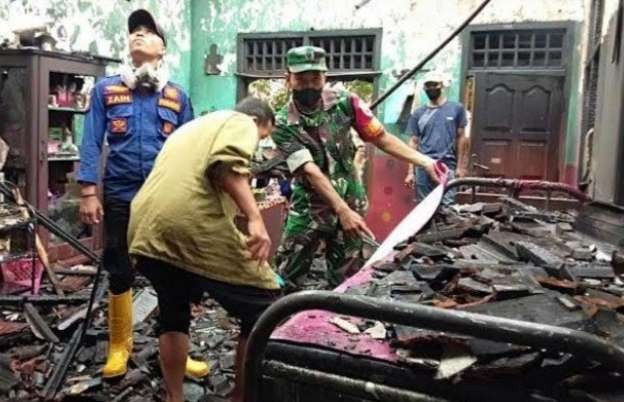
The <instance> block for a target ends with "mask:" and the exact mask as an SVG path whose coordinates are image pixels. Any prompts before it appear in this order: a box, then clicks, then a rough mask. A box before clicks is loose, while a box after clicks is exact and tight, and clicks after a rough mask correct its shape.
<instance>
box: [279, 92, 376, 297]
mask: <svg viewBox="0 0 624 402" xmlns="http://www.w3.org/2000/svg"><path fill="white" fill-rule="evenodd" d="M322 99H323V108H322V109H321V110H318V111H316V112H314V113H313V114H312V115H304V114H301V113H299V111H298V110H297V108H296V107H295V104H294V103H293V101H292V100H291V101H290V102H289V103H288V104H287V105H286V106H285V107H284V108H283V109H282V110H281V111H280V112H278V114H277V116H276V120H277V124H276V126H277V127H276V130H275V132H274V133H273V135H272V138H273V141H275V143H276V144H277V146H278V148H279V150H280V151H281V152H282V154H283V156H284V157H285V158H286V159H287V163H288V167H289V169H290V170H291V172H295V171H296V170H297V169H298V168H299V167H301V166H303V165H304V164H305V163H307V162H314V163H316V164H317V165H318V166H319V167H320V169H321V170H322V171H323V173H325V175H326V176H327V177H328V178H329V180H330V181H331V183H332V185H333V186H334V189H335V190H336V192H337V193H338V194H339V195H340V196H341V197H342V198H343V199H344V200H345V201H346V202H347V204H348V205H349V207H350V208H351V209H353V210H354V211H356V212H358V213H359V214H362V215H363V214H365V213H366V210H367V208H368V200H367V196H366V190H365V188H364V187H363V185H362V183H361V181H360V180H359V178H358V176H357V172H356V169H355V167H354V165H353V159H354V156H355V152H356V147H355V144H354V142H353V139H352V137H351V129H352V128H353V129H355V131H356V132H357V134H358V135H359V136H360V138H361V139H362V140H364V141H372V140H374V139H375V138H377V137H378V136H380V135H381V134H383V127H382V126H381V124H380V123H379V121H378V120H377V119H376V118H375V117H374V116H373V115H372V113H371V111H370V110H369V109H368V107H367V106H366V105H364V104H363V103H362V101H361V100H360V99H359V98H358V97H357V96H356V95H353V94H351V93H349V92H346V91H338V90H332V89H325V90H324V91H323V93H322ZM322 242H324V243H325V255H326V260H327V268H328V270H327V277H328V280H329V282H330V284H331V285H337V284H339V283H340V282H341V281H342V280H343V278H344V277H345V275H350V274H353V273H354V272H356V271H357V270H358V269H359V268H360V267H361V266H362V264H363V262H364V260H363V256H362V249H363V242H362V240H361V239H360V238H359V237H349V236H346V235H345V233H344V231H343V230H342V228H341V227H340V223H339V221H338V217H337V216H336V214H335V212H334V211H333V210H332V208H331V207H330V206H329V205H328V204H327V202H326V201H325V199H324V198H323V197H322V196H321V194H319V193H317V192H316V191H314V189H313V188H312V187H311V185H310V183H309V182H308V181H307V179H306V178H305V177H304V176H303V175H298V176H296V177H295V179H294V182H293V193H292V199H291V206H290V211H289V213H288V218H287V221H286V227H285V230H284V236H283V239H282V243H281V244H280V248H279V250H278V254H277V256H276V260H275V263H276V266H277V268H278V270H279V272H280V274H281V275H282V277H283V278H284V279H285V280H286V281H287V282H291V283H292V282H294V281H295V280H296V279H297V278H298V277H300V276H301V275H303V274H305V273H307V272H308V271H309V269H310V266H311V264H312V260H313V258H314V255H315V253H316V251H317V250H318V248H319V246H320V245H321V243H322Z"/></svg>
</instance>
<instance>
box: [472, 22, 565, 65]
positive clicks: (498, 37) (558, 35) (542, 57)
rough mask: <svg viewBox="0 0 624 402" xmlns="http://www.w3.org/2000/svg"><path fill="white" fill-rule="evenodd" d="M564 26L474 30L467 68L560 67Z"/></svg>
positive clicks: (563, 60)
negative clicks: (556, 27) (559, 27)
mask: <svg viewBox="0 0 624 402" xmlns="http://www.w3.org/2000/svg"><path fill="white" fill-rule="evenodd" d="M565 43H566V30H565V29H534V30H533V29H531V30H530V29H526V30H525V29H522V30H513V31H502V30H501V31H483V32H479V31H477V32H473V33H472V35H471V46H470V60H469V62H470V68H471V69H474V70H478V69H506V68H515V69H517V68H522V69H552V68H558V69H561V68H563V66H564V62H565V58H566V54H565V52H566V46H565Z"/></svg>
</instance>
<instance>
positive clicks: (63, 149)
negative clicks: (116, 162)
mask: <svg viewBox="0 0 624 402" xmlns="http://www.w3.org/2000/svg"><path fill="white" fill-rule="evenodd" d="M114 61H116V60H112V59H106V58H101V57H81V56H76V55H69V54H64V53H55V52H46V51H41V50H35V49H32V50H31V49H19V50H2V51H0V137H1V138H2V139H3V140H4V141H5V142H6V143H7V144H8V145H9V147H10V151H9V155H8V157H7V161H6V164H5V166H4V169H3V170H4V172H5V176H6V178H7V180H10V181H12V182H14V183H16V184H18V185H19V187H20V188H21V189H22V193H23V194H24V196H25V197H26V199H27V200H28V201H29V202H30V203H31V204H32V205H34V206H35V207H36V208H37V209H38V210H40V211H41V212H43V213H46V214H47V215H48V216H50V218H52V219H53V220H54V221H56V222H57V223H58V224H59V225H60V226H61V227H63V228H64V229H65V230H67V231H68V232H70V233H72V234H73V235H75V236H76V237H78V238H80V239H81V241H82V242H83V243H84V244H85V245H87V246H88V247H89V248H92V249H99V248H101V244H102V236H101V233H102V230H101V228H100V227H92V228H90V227H86V226H84V225H82V224H80V222H79V217H78V205H79V201H80V198H79V187H78V185H77V184H76V182H75V173H76V172H77V168H78V166H79V163H80V158H79V156H78V153H77V147H78V146H79V145H80V139H81V133H82V129H83V127H82V124H83V120H84V114H85V112H86V108H87V106H88V101H89V100H88V94H89V92H90V87H92V86H93V85H94V84H95V81H96V79H97V78H98V77H102V76H104V72H105V67H106V65H107V63H110V62H114ZM41 236H42V239H43V241H44V243H45V244H46V246H47V249H48V253H49V255H50V259H51V260H52V261H54V260H67V259H73V258H74V257H79V255H78V254H77V253H76V252H75V251H74V250H73V249H72V248H71V247H70V246H69V245H68V244H66V243H63V242H61V241H60V240H59V239H56V238H54V236H52V235H50V234H49V233H47V232H45V231H42V232H41Z"/></svg>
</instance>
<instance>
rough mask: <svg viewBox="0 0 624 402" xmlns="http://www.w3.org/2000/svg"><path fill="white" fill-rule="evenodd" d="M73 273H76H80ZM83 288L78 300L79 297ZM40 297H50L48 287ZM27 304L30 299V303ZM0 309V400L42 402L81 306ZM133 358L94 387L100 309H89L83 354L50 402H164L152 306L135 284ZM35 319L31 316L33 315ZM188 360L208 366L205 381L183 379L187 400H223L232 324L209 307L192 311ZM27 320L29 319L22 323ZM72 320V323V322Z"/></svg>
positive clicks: (102, 337) (100, 344)
mask: <svg viewBox="0 0 624 402" xmlns="http://www.w3.org/2000/svg"><path fill="white" fill-rule="evenodd" d="M81 269H84V267H82V268H81ZM89 291H90V289H89V288H88V287H87V288H84V289H82V290H80V291H78V292H77V293H78V294H87V293H88V292H89ZM42 292H43V294H46V293H48V294H49V293H51V289H49V286H47V287H44V288H43V289H42ZM33 297H34V296H33ZM26 306H28V307H27V308H24V306H21V305H17V304H16V305H13V306H2V311H1V313H0V317H2V320H3V321H1V322H0V395H3V397H4V398H8V399H2V400H8V401H20V402H28V401H33V402H34V401H40V400H45V398H44V397H43V396H44V389H45V386H46V383H47V381H48V379H49V377H50V374H51V373H52V371H53V369H54V367H55V364H57V363H59V362H60V361H61V357H62V354H63V352H64V350H65V348H67V347H68V346H69V344H70V342H71V340H72V335H73V334H74V332H75V331H76V330H77V329H78V328H79V325H78V324H79V322H81V320H82V318H83V317H84V312H85V310H86V308H85V306H86V301H85V302H84V304H78V305H63V304H47V305H38V306H36V307H35V306H33V305H32V304H28V303H27V304H26ZM133 309H134V321H135V323H134V353H133V355H132V359H131V361H130V363H129V370H128V373H127V374H126V375H125V376H124V377H122V378H120V379H118V380H108V381H104V380H102V377H101V375H100V370H101V367H102V366H103V364H104V361H105V359H106V351H107V343H108V341H107V331H106V316H105V311H106V303H105V302H102V303H101V304H100V305H99V306H98V307H97V308H96V310H95V316H94V319H93V324H92V325H91V327H90V329H89V330H88V332H87V335H86V339H85V342H84V345H83V347H82V348H81V349H80V351H79V352H78V353H77V355H76V357H75V359H74V361H73V362H71V364H70V367H69V371H68V374H67V377H66V379H65V382H64V383H63V385H62V387H61V388H60V390H59V392H58V393H57V394H56V396H55V398H54V400H57V401H102V402H104V401H107V402H108V401H133V402H139V401H160V400H164V398H163V396H164V392H163V389H161V387H162V377H161V373H160V367H159V363H158V339H157V337H156V332H155V331H156V322H155V321H156V320H155V313H156V311H157V301H156V298H155V294H154V293H153V290H152V289H151V288H150V287H149V286H148V284H147V282H146V281H145V280H144V279H143V278H139V279H137V283H136V284H135V292H134V303H133ZM35 312H36V314H33V313H35ZM193 316H194V319H193V322H192V324H191V325H192V327H191V334H192V335H191V355H192V356H193V357H195V358H198V359H202V360H205V361H208V362H209V364H210V366H211V371H210V375H209V376H207V377H206V378H204V379H201V380H194V379H190V378H189V379H186V380H185V385H184V387H185V392H186V397H187V400H188V401H193V402H196V401H202V400H206V401H207V400H208V396H210V395H216V396H222V397H223V396H225V395H227V394H229V393H230V391H231V390H232V388H233V384H234V383H233V379H234V356H235V350H236V342H237V336H238V324H237V322H236V321H235V320H233V319H230V318H229V317H228V316H227V314H226V312H225V310H223V309H222V308H221V307H220V306H218V305H217V304H216V303H215V302H214V301H213V300H211V299H206V300H205V301H204V302H203V303H202V304H200V305H195V306H194V309H193ZM29 317H30V318H29ZM76 317H78V318H76Z"/></svg>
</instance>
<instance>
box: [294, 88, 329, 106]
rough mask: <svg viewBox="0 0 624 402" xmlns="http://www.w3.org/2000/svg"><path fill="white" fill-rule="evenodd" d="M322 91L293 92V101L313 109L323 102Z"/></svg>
mask: <svg viewBox="0 0 624 402" xmlns="http://www.w3.org/2000/svg"><path fill="white" fill-rule="evenodd" d="M321 92H322V89H316V88H306V89H295V90H293V99H294V100H295V101H296V102H297V103H298V104H300V105H301V106H303V107H305V108H312V107H314V106H316V105H317V104H318V102H319V101H320V100H321Z"/></svg>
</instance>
